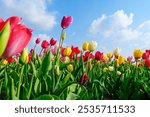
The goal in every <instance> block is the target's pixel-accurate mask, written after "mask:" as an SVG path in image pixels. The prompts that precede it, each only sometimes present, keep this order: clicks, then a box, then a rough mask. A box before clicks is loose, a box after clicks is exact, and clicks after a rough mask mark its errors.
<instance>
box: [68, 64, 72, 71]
mask: <svg viewBox="0 0 150 117" xmlns="http://www.w3.org/2000/svg"><path fill="white" fill-rule="evenodd" d="M67 70H68V71H69V72H72V71H73V65H71V64H69V65H68V66H67Z"/></svg>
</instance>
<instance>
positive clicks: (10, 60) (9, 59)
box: [6, 57, 15, 63]
mask: <svg viewBox="0 0 150 117" xmlns="http://www.w3.org/2000/svg"><path fill="white" fill-rule="evenodd" d="M6 60H7V61H8V63H12V62H14V61H15V59H14V58H13V57H9V58H7V59H6Z"/></svg>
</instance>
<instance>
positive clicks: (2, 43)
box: [0, 22, 10, 56]
mask: <svg viewBox="0 0 150 117" xmlns="http://www.w3.org/2000/svg"><path fill="white" fill-rule="evenodd" d="M9 35H10V23H9V22H7V23H6V25H5V26H4V27H3V29H2V30H1V31H0V56H1V55H2V54H3V52H4V51H5V48H6V46H7V43H8V39H9Z"/></svg>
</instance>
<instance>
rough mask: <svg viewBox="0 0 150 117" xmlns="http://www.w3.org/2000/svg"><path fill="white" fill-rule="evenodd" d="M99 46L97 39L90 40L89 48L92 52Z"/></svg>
mask: <svg viewBox="0 0 150 117" xmlns="http://www.w3.org/2000/svg"><path fill="white" fill-rule="evenodd" d="M96 48H97V42H96V41H90V43H89V45H88V50H89V51H90V52H93V51H94V50H96Z"/></svg>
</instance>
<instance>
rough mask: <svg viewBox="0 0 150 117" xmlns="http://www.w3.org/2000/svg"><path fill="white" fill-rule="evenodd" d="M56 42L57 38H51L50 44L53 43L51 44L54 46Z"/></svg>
mask: <svg viewBox="0 0 150 117" xmlns="http://www.w3.org/2000/svg"><path fill="white" fill-rule="evenodd" d="M56 42H57V40H56V39H54V38H51V40H50V45H51V46H53V45H55V44H56Z"/></svg>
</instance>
